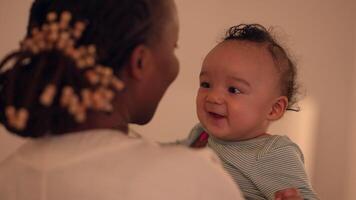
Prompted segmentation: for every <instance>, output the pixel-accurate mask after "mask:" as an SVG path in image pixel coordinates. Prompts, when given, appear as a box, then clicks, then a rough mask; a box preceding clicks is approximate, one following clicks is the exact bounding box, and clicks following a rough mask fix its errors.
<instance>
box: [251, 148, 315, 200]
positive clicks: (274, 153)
mask: <svg viewBox="0 0 356 200" xmlns="http://www.w3.org/2000/svg"><path fill="white" fill-rule="evenodd" d="M255 170H256V173H255V175H254V177H253V182H254V183H255V184H256V186H257V187H258V189H259V190H260V191H261V192H262V193H264V194H265V195H266V197H268V199H274V197H275V196H274V195H275V193H276V192H277V191H280V190H284V189H287V188H296V189H298V191H299V192H300V194H301V196H302V197H303V198H304V199H310V200H314V199H318V197H317V195H316V194H315V192H314V191H313V189H312V187H311V184H310V183H309V180H308V177H307V174H306V172H305V168H304V163H303V157H302V154H301V151H300V150H299V148H298V146H296V145H295V144H293V143H292V144H288V145H284V146H281V147H278V148H276V149H273V150H271V151H269V152H266V153H265V154H264V155H261V156H260V157H259V158H257V163H256V168H255ZM277 194H278V193H277ZM293 198H296V197H293ZM293 198H292V197H291V199H293Z"/></svg>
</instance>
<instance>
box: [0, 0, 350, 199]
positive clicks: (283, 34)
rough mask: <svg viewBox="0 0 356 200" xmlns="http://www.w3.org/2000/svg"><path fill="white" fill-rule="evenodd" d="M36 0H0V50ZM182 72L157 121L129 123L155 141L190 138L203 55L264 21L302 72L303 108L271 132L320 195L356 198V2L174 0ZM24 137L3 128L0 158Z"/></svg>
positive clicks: (18, 33)
mask: <svg viewBox="0 0 356 200" xmlns="http://www.w3.org/2000/svg"><path fill="white" fill-rule="evenodd" d="M31 2H32V1H31V0H16V1H13V0H0V27H1V33H0V36H1V37H0V56H1V57H4V56H5V54H6V53H8V52H9V51H10V50H12V49H14V48H17V47H18V42H19V40H21V39H22V38H23V37H24V34H25V28H26V23H27V17H28V14H29V13H28V11H29V8H30V4H31ZM176 4H177V7H178V12H179V17H180V39H179V42H178V46H179V49H178V50H177V56H178V58H179V60H180V66H181V67H180V75H179V76H178V78H177V80H176V81H175V82H174V83H173V84H172V86H171V87H170V89H169V90H168V92H167V93H166V94H165V96H164V98H163V100H162V102H161V104H160V106H159V108H158V111H157V113H156V115H155V117H154V119H153V120H152V122H151V123H150V124H148V125H146V126H132V128H133V129H134V130H135V131H137V132H139V133H140V134H142V135H144V136H146V137H149V138H151V139H153V140H157V141H162V142H167V141H175V140H177V139H182V138H184V137H186V136H187V134H188V132H189V131H190V129H191V127H192V126H193V125H195V124H196V123H197V117H196V114H195V95H196V91H197V89H198V86H199V83H198V75H199V72H200V66H201V63H202V60H203V59H204V56H205V55H206V54H207V53H208V51H209V50H210V49H211V48H213V47H214V46H215V45H216V44H217V43H218V42H219V41H221V39H222V38H223V36H224V32H225V31H226V29H227V28H228V27H230V26H233V25H237V24H240V23H260V24H262V25H264V26H265V27H273V33H274V34H275V35H276V36H277V39H278V40H279V41H281V43H282V45H284V46H285V47H287V49H288V50H289V52H290V53H291V54H292V56H293V58H294V60H296V62H297V65H298V70H299V76H298V79H299V82H300V85H301V91H302V99H301V101H300V102H299V105H300V107H301V111H300V112H298V113H296V112H287V114H286V115H285V117H284V118H283V119H282V120H280V121H278V122H276V123H274V124H273V125H272V127H271V128H270V129H271V130H270V133H273V134H280V135H288V136H289V137H290V138H291V139H292V140H294V141H295V142H296V143H298V144H299V145H300V147H301V148H302V150H303V152H304V155H305V160H306V169H307V172H308V174H309V176H310V178H311V180H312V184H313V186H314V188H315V190H316V191H317V192H318V193H319V195H320V197H321V199H323V200H335V199H337V200H339V199H340V200H354V199H356V190H355V188H356V156H355V154H356V145H354V144H353V142H356V135H355V133H356V123H355V119H356V106H355V102H356V80H355V78H356V12H355V10H356V2H355V1H352V0H341V1H336V0H309V1H304V0H301V1H296V0H266V1H261V0H193V1H192V0H176ZM23 142H24V140H23V139H20V138H17V137H15V136H12V135H10V134H8V133H7V132H6V131H5V130H4V129H2V128H1V127H0V161H1V160H2V159H4V158H5V157H6V156H7V155H8V154H9V153H11V152H13V151H14V150H15V149H16V148H17V147H18V146H19V145H21V144H22V143H23Z"/></svg>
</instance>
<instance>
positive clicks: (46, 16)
mask: <svg viewBox="0 0 356 200" xmlns="http://www.w3.org/2000/svg"><path fill="white" fill-rule="evenodd" d="M166 3H167V1H166V0H36V1H35V2H34V3H33V5H32V8H31V13H30V19H29V24H28V29H27V30H28V31H27V37H26V38H25V39H24V41H23V42H22V43H21V48H20V49H19V50H18V51H15V52H13V53H11V54H9V55H8V56H6V57H5V58H4V59H3V60H2V62H1V63H0V94H1V95H0V123H2V124H3V125H4V126H5V127H6V128H7V129H8V130H9V131H11V132H13V133H15V134H18V135H20V136H24V137H41V136H44V135H46V134H59V133H58V132H57V131H58V130H60V129H61V130H63V129H64V130H65V129H66V128H68V129H69V128H70V127H73V126H75V125H76V123H79V122H82V121H85V113H86V112H93V111H94V110H101V111H110V109H111V108H110V105H111V104H109V103H110V100H111V99H112V98H113V97H112V96H113V92H112V91H111V89H113V88H114V89H115V88H116V89H118V90H120V89H122V88H123V83H122V82H120V80H119V79H118V78H117V75H118V74H119V72H120V70H121V68H122V66H124V64H125V62H127V60H128V58H129V56H130V54H131V52H132V50H133V49H134V48H135V47H136V46H137V45H139V44H143V43H145V44H147V45H150V44H152V43H154V42H155V40H156V39H158V38H159V37H160V32H161V29H162V27H161V26H162V24H164V23H163V20H165V18H166V17H165V16H167V14H168V13H167V12H169V9H166ZM62 25H63V26H62ZM68 38H69V39H68ZM100 77H101V78H100ZM103 77H104V78H103ZM88 95H91V98H86V96H88ZM88 99H89V100H90V102H88V101H89V100H88ZM96 100H97V101H96ZM78 102H79V103H78ZM80 102H82V104H80ZM103 102H104V103H103ZM95 103H96V104H100V105H92V104H95ZM72 104H73V105H74V104H75V105H76V106H71V105H72ZM84 104H85V106H84V108H83V106H80V105H84ZM64 105H65V106H64ZM78 105H79V106H78ZM89 108H90V109H89ZM91 108H93V109H91ZM94 108H95V109H94ZM83 109H84V110H83Z"/></svg>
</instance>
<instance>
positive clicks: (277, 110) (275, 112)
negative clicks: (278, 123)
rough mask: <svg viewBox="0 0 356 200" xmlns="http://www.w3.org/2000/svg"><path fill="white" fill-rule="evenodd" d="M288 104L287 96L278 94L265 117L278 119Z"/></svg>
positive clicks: (272, 119)
mask: <svg viewBox="0 0 356 200" xmlns="http://www.w3.org/2000/svg"><path fill="white" fill-rule="evenodd" d="M287 106H288V98H287V97H286V96H280V97H278V98H276V99H275V101H274V103H273V105H272V107H271V111H270V112H269V113H268V116H267V118H268V119H269V120H271V121H274V120H278V119H280V118H281V117H282V116H283V114H284V112H285V111H286V109H287Z"/></svg>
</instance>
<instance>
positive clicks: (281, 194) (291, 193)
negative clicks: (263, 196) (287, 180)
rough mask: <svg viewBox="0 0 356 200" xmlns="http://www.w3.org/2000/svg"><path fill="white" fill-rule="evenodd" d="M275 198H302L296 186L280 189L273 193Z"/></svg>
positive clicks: (294, 199)
mask: <svg viewBox="0 0 356 200" xmlns="http://www.w3.org/2000/svg"><path fill="white" fill-rule="evenodd" d="M274 197H275V200H303V198H302V196H301V195H300V194H299V192H298V190H297V189H296V188H288V189H284V190H280V191H278V192H276V193H275V195H274Z"/></svg>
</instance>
